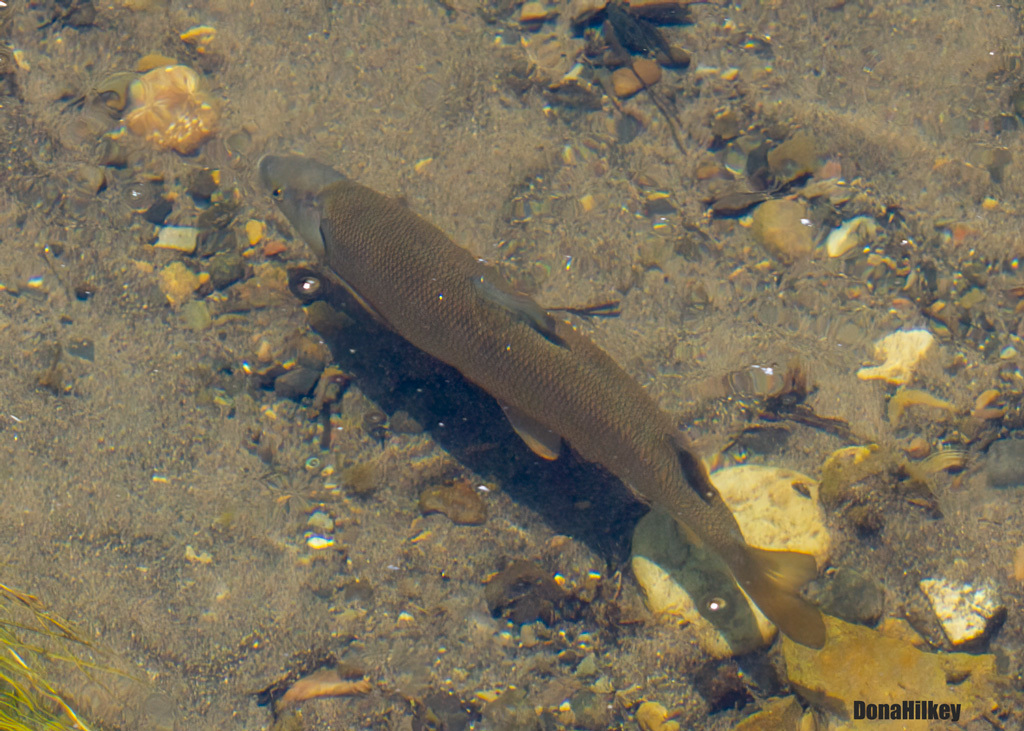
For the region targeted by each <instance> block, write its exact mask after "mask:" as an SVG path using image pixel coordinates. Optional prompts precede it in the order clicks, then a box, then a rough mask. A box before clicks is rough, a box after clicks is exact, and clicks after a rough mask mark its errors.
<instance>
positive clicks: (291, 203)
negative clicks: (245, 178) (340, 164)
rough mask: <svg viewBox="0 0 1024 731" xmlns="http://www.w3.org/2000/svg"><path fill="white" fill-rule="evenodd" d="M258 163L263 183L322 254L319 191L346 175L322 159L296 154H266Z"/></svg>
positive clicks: (293, 224)
mask: <svg viewBox="0 0 1024 731" xmlns="http://www.w3.org/2000/svg"><path fill="white" fill-rule="evenodd" d="M258 166H259V173H260V182H261V183H263V187H264V188H266V190H267V191H268V192H269V193H270V195H271V197H273V199H274V203H275V204H276V205H277V207H278V209H280V211H281V212H282V213H283V214H284V215H285V218H287V219H288V222H289V223H291V225H292V228H294V229H295V231H296V232H297V233H298V234H299V236H301V237H302V239H303V240H304V241H305V242H306V243H307V244H309V246H310V248H312V249H313V251H314V252H316V255H317V256H318V257H323V256H324V253H325V247H324V239H323V234H322V233H321V231H320V217H321V210H320V193H321V191H323V189H324V188H326V187H327V186H329V185H331V184H332V183H337V182H338V181H341V180H345V179H346V178H345V176H344V175H342V174H341V173H339V172H338V171H337V170H335V169H334V168H332V167H329V166H328V165H324V164H323V163H322V162H317V161H316V160H313V159H310V158H308V157H299V156H294V155H291V156H289V155H264V156H263V157H261V158H260V160H259V163H258Z"/></svg>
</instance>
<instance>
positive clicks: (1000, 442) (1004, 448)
mask: <svg viewBox="0 0 1024 731" xmlns="http://www.w3.org/2000/svg"><path fill="white" fill-rule="evenodd" d="M985 474H986V475H987V476H988V484H989V485H990V486H992V487H1021V486H1024V439H997V440H996V441H994V442H992V444H991V445H990V446H989V448H988V454H986V455H985Z"/></svg>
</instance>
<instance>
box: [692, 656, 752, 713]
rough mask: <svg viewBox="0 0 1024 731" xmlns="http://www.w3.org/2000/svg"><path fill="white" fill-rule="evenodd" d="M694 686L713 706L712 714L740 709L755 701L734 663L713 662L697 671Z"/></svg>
mask: <svg viewBox="0 0 1024 731" xmlns="http://www.w3.org/2000/svg"><path fill="white" fill-rule="evenodd" d="M693 685H694V688H696V690H697V692H698V693H700V695H701V697H703V698H704V700H706V701H707V702H708V705H710V706H711V709H710V712H711V713H718V712H719V711H724V710H727V709H740V708H743V707H744V706H746V705H747V704H748V703H750V702H751V701H753V700H754V699H753V698H752V697H751V695H750V692H749V691H748V690H747V686H746V684H745V683H744V682H743V678H742V677H741V676H740V672H739V668H738V667H737V666H736V663H734V662H725V663H723V662H722V661H720V660H713V661H711V662H708V663H706V664H705V665H704V666H703V667H702V668H701V669H700V670H698V671H697V675H696V676H695V677H694V680H693Z"/></svg>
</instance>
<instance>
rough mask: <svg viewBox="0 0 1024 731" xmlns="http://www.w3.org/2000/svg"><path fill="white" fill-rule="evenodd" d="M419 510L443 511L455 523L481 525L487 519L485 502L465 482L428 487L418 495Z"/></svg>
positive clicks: (429, 511) (427, 511) (426, 511)
mask: <svg viewBox="0 0 1024 731" xmlns="http://www.w3.org/2000/svg"><path fill="white" fill-rule="evenodd" d="M420 512H421V513H423V514H424V515H428V514H430V513H443V514H444V515H447V516H448V517H449V518H450V519H451V521H452V522H453V523H455V524H457V525H481V524H482V523H483V522H484V521H486V520H487V505H486V503H484V501H483V498H481V497H480V493H478V492H477V491H476V490H474V489H473V488H472V487H470V486H469V485H468V484H467V483H465V482H456V483H455V484H454V485H451V486H446V485H435V486H433V487H428V488H427V489H426V490H424V491H423V493H422V494H421V495H420Z"/></svg>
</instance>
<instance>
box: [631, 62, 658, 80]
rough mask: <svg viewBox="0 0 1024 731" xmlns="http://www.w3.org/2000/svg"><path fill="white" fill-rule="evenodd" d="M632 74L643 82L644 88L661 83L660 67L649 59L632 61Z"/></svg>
mask: <svg viewBox="0 0 1024 731" xmlns="http://www.w3.org/2000/svg"><path fill="white" fill-rule="evenodd" d="M633 73H634V74H636V75H637V78H639V79H640V81H642V82H644V86H654V85H655V84H657V83H658V82H659V81H661V66H659V65H658V62H657V61H653V60H651V59H649V58H638V59H637V60H636V61H634V62H633Z"/></svg>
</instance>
